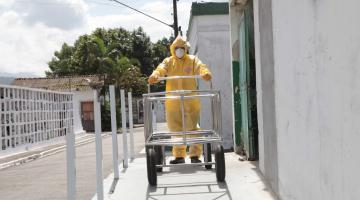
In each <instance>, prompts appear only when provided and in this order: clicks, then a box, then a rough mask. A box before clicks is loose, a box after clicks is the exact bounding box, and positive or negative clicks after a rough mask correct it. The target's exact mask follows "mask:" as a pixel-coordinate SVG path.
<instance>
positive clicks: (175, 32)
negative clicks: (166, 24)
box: [173, 0, 179, 38]
mask: <svg viewBox="0 0 360 200" xmlns="http://www.w3.org/2000/svg"><path fill="white" fill-rule="evenodd" d="M176 2H177V0H173V9H174V12H173V15H174V24H173V28H174V35H175V38H176V37H177V36H178V34H179V26H178V18H177V5H176Z"/></svg>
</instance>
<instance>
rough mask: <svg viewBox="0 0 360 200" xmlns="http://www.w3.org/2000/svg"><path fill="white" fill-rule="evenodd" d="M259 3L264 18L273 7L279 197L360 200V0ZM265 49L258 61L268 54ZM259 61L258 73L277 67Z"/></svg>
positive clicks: (258, 11)
mask: <svg viewBox="0 0 360 200" xmlns="http://www.w3.org/2000/svg"><path fill="white" fill-rule="evenodd" d="M256 2H258V4H256V5H257V8H256V9H258V10H255V17H258V18H262V17H263V14H264V13H265V12H268V11H267V10H266V9H268V8H269V6H272V8H271V11H270V12H272V24H273V26H272V34H273V37H272V38H271V39H273V62H274V64H273V66H274V68H273V72H274V73H273V76H274V87H273V89H274V91H275V92H274V97H275V98H274V99H275V113H276V115H275V116H276V134H277V138H276V139H277V164H278V194H279V196H280V198H281V199H284V200H290V199H291V200H293V199H294V200H295V199H296V200H354V199H359V196H360V184H359V180H360V173H359V172H358V169H359V168H360V156H359V152H360V145H359V142H360V123H359V122H360V79H359V77H360V26H359V19H360V12H359V7H360V1H357V0H346V1H338V0H327V1H320V0H304V1H288V0H272V2H270V3H268V7H267V8H264V7H262V6H261V4H262V3H261V1H259V0H257V1H256ZM270 17H271V16H270ZM260 21H261V20H260ZM257 25H258V30H260V31H261V29H262V26H264V24H261V23H258V24H257ZM258 34H259V35H261V32H260V33H258ZM256 39H257V42H258V45H257V47H264V46H263V44H266V42H265V41H264V40H263V39H264V38H261V37H257V38H256ZM268 50H269V51H271V49H268ZM259 51H260V53H259V56H258V57H257V59H259V58H261V54H263V53H264V54H266V53H267V52H266V51H265V50H259ZM268 60H269V59H268ZM257 62H259V61H257ZM260 63H261V65H259V66H257V67H260V68H261V69H260V70H259V71H264V70H267V69H266V68H269V67H270V68H271V67H272V66H271V65H270V66H267V65H265V64H264V63H262V62H261V60H260ZM269 76H272V75H271V73H270V74H269ZM262 78H266V76H263V77H262ZM260 89H261V90H262V91H260V92H264V91H265V90H264V88H260ZM262 101H265V99H262ZM264 105H265V104H263V106H264ZM266 108H267V107H266V105H265V106H264V107H263V108H262V109H263V110H264V109H266ZM266 119H267V118H266V116H264V120H266ZM264 140H266V138H264ZM267 140H269V138H268V139H267ZM264 143H266V141H264ZM264 143H262V144H260V145H264ZM274 145H276V144H274ZM264 156H265V157H266V156H267V155H266V154H265V155H264ZM265 159H266V158H265ZM275 162H276V161H275ZM264 167H265V171H266V170H267V166H266V165H265V166H264ZM275 187H277V186H275Z"/></svg>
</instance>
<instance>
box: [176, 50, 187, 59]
mask: <svg viewBox="0 0 360 200" xmlns="http://www.w3.org/2000/svg"><path fill="white" fill-rule="evenodd" d="M184 54H185V50H184V49H181V48H178V49H176V50H175V55H176V57H178V58H182V57H184Z"/></svg>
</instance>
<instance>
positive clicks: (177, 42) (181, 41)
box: [170, 35, 188, 59]
mask: <svg viewBox="0 0 360 200" xmlns="http://www.w3.org/2000/svg"><path fill="white" fill-rule="evenodd" d="M175 47H183V48H185V54H184V57H182V58H178V57H176V55H175ZM187 52H188V46H187V43H186V40H184V39H183V38H182V37H181V36H180V35H179V36H177V37H176V39H175V40H174V42H173V43H172V44H171V45H170V53H171V56H173V57H174V58H178V59H183V58H185V57H186V56H187V55H188V54H187Z"/></svg>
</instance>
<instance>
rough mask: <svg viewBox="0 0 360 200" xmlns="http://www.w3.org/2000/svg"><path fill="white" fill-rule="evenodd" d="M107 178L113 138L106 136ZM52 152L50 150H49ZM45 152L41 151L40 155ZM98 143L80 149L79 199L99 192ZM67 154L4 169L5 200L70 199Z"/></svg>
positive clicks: (0, 183)
mask: <svg viewBox="0 0 360 200" xmlns="http://www.w3.org/2000/svg"><path fill="white" fill-rule="evenodd" d="M134 136H135V137H134V140H135V152H140V151H141V149H142V148H143V147H144V133H143V129H142V128H137V129H135V134H134ZM118 144H119V161H120V159H121V158H122V135H121V134H119V135H118ZM102 146H103V175H104V178H105V177H107V176H108V175H109V174H110V173H111V172H112V171H113V166H112V141H111V136H110V135H106V136H104V137H103V141H102ZM47 150H49V149H47ZM38 153H41V152H38ZM95 169H96V164H95V143H94V142H91V143H86V144H83V145H80V146H77V147H76V181H77V182H76V184H77V199H79V200H82V199H84V200H88V199H91V198H92V197H93V195H94V194H95V193H96V178H95V177H96V176H95V174H96V173H95ZM66 192H67V191H66V152H65V148H63V149H62V150H59V151H56V152H54V154H51V155H50V156H46V157H42V158H38V159H35V160H33V161H31V162H26V163H22V164H20V165H18V166H11V167H8V168H6V169H2V170H0V199H1V200H18V199H19V200H25V199H26V200H50V199H51V200H57V199H66V198H67V193H66Z"/></svg>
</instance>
